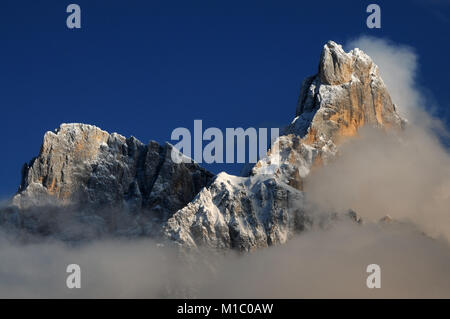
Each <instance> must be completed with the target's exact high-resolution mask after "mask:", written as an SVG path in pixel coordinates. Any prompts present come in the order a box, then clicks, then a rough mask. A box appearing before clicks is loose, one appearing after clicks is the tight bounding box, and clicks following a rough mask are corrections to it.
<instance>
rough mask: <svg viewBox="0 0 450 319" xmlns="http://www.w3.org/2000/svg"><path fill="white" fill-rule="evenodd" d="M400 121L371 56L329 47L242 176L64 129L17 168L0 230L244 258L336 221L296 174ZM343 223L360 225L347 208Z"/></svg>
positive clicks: (132, 142)
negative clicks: (152, 243)
mask: <svg viewBox="0 0 450 319" xmlns="http://www.w3.org/2000/svg"><path fill="white" fill-rule="evenodd" d="M405 123H406V122H405V120H404V119H402V118H401V117H400V116H399V114H398V113H397V109H396V106H395V105H394V104H393V102H392V100H391V97H390V95H389V93H388V90H387V88H386V86H385V85H384V82H383V80H382V79H381V77H380V75H379V71H378V67H377V66H376V65H375V64H374V63H373V61H372V60H371V58H370V57H369V56H368V55H366V54H365V53H364V52H363V51H361V50H359V49H354V50H352V51H350V52H348V53H346V52H345V51H344V50H343V49H342V47H341V46H340V45H338V44H336V43H335V42H332V41H330V42H328V43H327V44H325V45H324V47H323V50H322V54H321V57H320V61H319V67H318V72H317V74H316V75H313V76H311V77H308V78H306V79H305V80H304V81H303V83H302V86H301V89H300V95H299V99H298V104H297V108H296V113H295V117H294V119H293V121H292V122H291V123H290V124H289V125H287V127H286V128H285V129H284V130H283V131H282V134H281V136H280V137H279V138H278V139H277V140H276V141H275V142H274V144H273V146H272V149H271V150H270V151H269V152H268V154H267V156H265V157H264V158H262V159H261V160H260V161H259V162H258V163H257V164H256V165H255V166H254V167H253V168H252V169H251V170H250V171H249V172H248V173H247V174H245V176H232V175H228V174H226V173H220V174H218V175H217V176H213V174H211V173H210V172H208V171H206V170H205V169H203V168H201V167H200V166H199V165H198V164H196V163H194V162H192V163H179V164H178V163H174V162H173V161H172V159H171V152H172V151H176V150H174V149H173V147H172V146H171V145H170V144H168V143H167V144H165V145H163V146H161V145H159V144H158V143H156V142H150V143H149V144H147V145H146V144H143V143H141V142H140V141H138V140H137V139H135V138H134V137H131V138H125V137H123V136H121V135H119V134H116V133H113V134H109V133H107V132H105V131H103V130H101V129H99V128H97V127H95V126H91V125H85V124H62V125H61V126H60V128H59V129H57V130H56V131H55V132H48V133H46V134H45V136H44V142H43V145H42V148H41V151H40V153H39V155H38V156H37V157H36V158H35V159H33V160H32V161H31V162H30V163H29V164H26V165H25V166H24V168H23V170H22V182H21V185H20V188H19V191H18V193H17V195H16V196H15V197H14V198H13V200H12V203H11V205H10V206H9V207H7V208H6V209H4V210H3V211H2V212H1V214H0V223H2V224H3V225H4V226H5V227H6V228H8V229H15V230H20V233H21V234H24V233H31V234H34V235H41V236H53V237H57V238H60V239H63V240H85V239H90V238H97V237H101V236H127V237H138V236H150V237H153V238H158V240H161V241H169V242H172V243H175V244H177V245H180V246H182V247H189V248H193V249H195V248H198V247H210V248H215V249H217V248H219V249H236V250H239V251H253V250H255V249H257V248H261V247H267V246H270V245H274V244H281V243H285V242H286V241H287V240H288V239H289V238H291V237H292V236H293V235H294V234H295V233H296V232H300V231H304V230H306V229H309V228H311V227H314V226H315V225H319V226H320V225H321V224H322V223H323V222H324V221H326V220H330V218H331V219H333V218H336V213H335V212H330V213H328V214H324V215H323V216H322V215H321V216H318V213H317V212H315V213H314V214H313V213H312V211H311V210H310V209H308V205H307V203H306V202H305V194H307V192H308V190H307V189H304V186H303V181H304V178H305V177H306V176H308V175H309V174H310V173H311V171H312V170H314V169H318V168H320V166H322V165H326V164H327V163H328V162H329V161H331V160H332V159H333V158H334V157H335V156H336V154H338V150H339V145H340V144H341V143H342V142H343V141H344V140H346V139H348V138H351V137H353V136H357V135H358V130H359V129H360V128H361V127H363V126H366V125H368V126H372V127H376V128H379V129H382V130H386V129H398V130H400V129H402V128H403V127H404V125H405ZM343 216H346V217H349V218H351V219H353V220H355V221H358V222H361V220H360V218H359V217H358V216H357V215H356V213H355V212H353V211H349V212H347V213H346V214H343Z"/></svg>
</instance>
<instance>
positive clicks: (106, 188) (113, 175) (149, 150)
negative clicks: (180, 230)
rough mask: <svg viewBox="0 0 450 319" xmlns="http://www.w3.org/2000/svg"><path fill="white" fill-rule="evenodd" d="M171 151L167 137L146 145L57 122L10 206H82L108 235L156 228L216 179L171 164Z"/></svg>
mask: <svg viewBox="0 0 450 319" xmlns="http://www.w3.org/2000/svg"><path fill="white" fill-rule="evenodd" d="M172 150H173V147H172V146H171V145H170V144H168V143H167V144H166V145H164V146H161V145H159V144H158V143H157V142H154V141H152V142H150V143H149V144H148V145H145V144H143V143H141V142H140V141H138V140H137V139H136V138H134V137H130V138H125V137H123V136H122V135H119V134H116V133H113V134H108V133H107V132H105V131H102V130H101V129H99V128H97V127H95V126H91V125H85V124H62V125H61V126H60V128H59V129H58V130H56V131H55V132H48V133H46V134H45V136H44V142H43V145H42V148H41V151H40V154H39V156H38V157H36V158H35V159H33V160H32V161H31V162H30V163H29V164H26V165H25V166H24V168H23V177H22V183H21V185H20V188H19V192H18V194H17V195H16V196H15V197H14V199H13V205H14V206H15V207H17V208H18V209H19V210H21V211H22V212H25V211H36V214H44V213H43V211H48V210H49V207H50V206H51V207H52V209H51V210H52V211H54V212H58V211H60V212H61V214H66V215H69V213H68V212H70V211H72V212H74V214H75V212H76V211H79V212H82V213H80V214H81V215H82V216H79V217H80V218H81V217H83V216H84V217H86V216H88V217H87V218H88V219H89V218H90V219H92V218H94V219H95V220H101V222H100V223H99V224H102V227H100V228H102V229H103V228H104V227H103V226H104V225H106V228H108V230H109V231H110V232H113V233H115V232H118V233H124V234H127V233H129V232H131V233H133V234H136V235H139V234H147V233H153V232H156V233H158V232H159V230H158V229H160V224H161V223H163V222H165V221H166V220H167V219H168V218H169V217H170V216H171V215H172V214H173V213H174V212H176V211H177V210H179V209H180V208H182V207H184V206H185V205H186V204H187V203H188V202H190V201H191V200H192V199H193V198H194V196H195V195H196V194H197V193H198V192H199V191H200V190H201V188H202V187H204V186H206V185H207V184H208V183H209V182H210V180H211V179H212V177H213V175H212V174H211V173H209V172H208V171H206V170H205V169H203V168H201V167H200V166H199V165H198V164H196V163H180V164H176V163H174V162H173V161H172V159H171V152H172ZM23 214H25V213H23ZM29 215H33V213H30V214H29ZM84 217H83V218H84ZM65 218H67V219H70V218H69V217H68V216H65ZM80 218H78V219H80ZM40 219H42V216H40Z"/></svg>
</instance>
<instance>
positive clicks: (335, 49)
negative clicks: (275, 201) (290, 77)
mask: <svg viewBox="0 0 450 319" xmlns="http://www.w3.org/2000/svg"><path fill="white" fill-rule="evenodd" d="M295 116H296V117H295V118H294V120H293V121H292V123H291V124H290V125H289V126H288V127H287V128H286V130H285V132H284V136H281V137H280V138H279V139H278V140H277V141H276V142H275V143H274V147H275V148H278V149H279V152H280V156H279V158H275V156H274V155H273V154H271V153H269V154H268V155H269V156H268V157H267V158H264V159H262V160H261V161H260V162H258V163H257V164H256V165H255V167H254V168H253V170H252V173H251V174H252V175H256V174H260V173H261V172H267V170H268V168H269V170H272V171H273V173H274V174H277V175H278V176H280V177H281V178H282V179H283V180H285V181H288V183H290V184H291V185H297V188H298V189H302V185H303V183H302V180H303V178H304V177H305V176H306V175H307V174H309V172H310V171H311V169H313V168H314V167H319V166H320V165H322V164H323V163H327V162H328V161H329V160H330V159H332V158H333V157H334V156H335V155H336V152H337V146H338V145H339V144H340V143H342V142H343V141H344V140H346V139H348V138H349V137H352V136H356V135H357V134H358V130H359V129H360V128H361V127H363V126H365V125H369V126H372V127H377V128H381V129H392V128H394V129H401V128H402V127H403V126H404V125H405V120H404V119H402V118H401V117H400V116H399V114H398V113H397V110H396V107H395V105H394V104H393V103H392V100H391V97H390V95H389V93H388V91H387V88H386V86H385V85H384V82H383V80H382V79H381V77H380V75H379V72H378V67H377V66H376V65H375V64H374V63H373V61H372V60H371V58H370V57H369V56H368V55H367V54H365V53H364V52H363V51H361V50H359V49H354V50H352V51H350V52H349V53H346V52H344V50H343V49H342V47H341V46H340V45H338V44H336V43H335V42H333V41H330V42H328V43H327V44H325V46H324V47H323V51H322V55H321V58H320V63H319V72H318V74H316V75H314V76H311V77H308V78H306V79H305V80H304V81H303V83H302V87H301V90H300V96H299V99H298V105H297V110H296V114H295ZM299 139H300V140H299ZM305 149H307V150H308V151H307V152H305ZM287 154H288V155H287ZM274 162H275V163H277V165H275V167H274V165H273V163H274Z"/></svg>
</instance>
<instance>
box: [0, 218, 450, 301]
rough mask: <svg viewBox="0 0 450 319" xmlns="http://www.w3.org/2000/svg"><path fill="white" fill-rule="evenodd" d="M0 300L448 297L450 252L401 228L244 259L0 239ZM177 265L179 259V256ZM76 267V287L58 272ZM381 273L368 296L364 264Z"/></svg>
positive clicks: (317, 240)
mask: <svg viewBox="0 0 450 319" xmlns="http://www.w3.org/2000/svg"><path fill="white" fill-rule="evenodd" d="M0 258H1V260H2V262H1V264H0V282H1V285H0V297H1V298H12V297H18V298H56V297H57V298H164V297H171V298H186V297H189V298H336V297H339V298H349V297H353V298H411V297H424V298H433V297H446V298H449V297H450V250H449V247H448V245H447V243H445V242H442V241H436V240H432V239H430V238H428V237H426V236H424V235H422V234H421V233H420V232H418V231H417V230H416V229H415V228H414V227H412V226H411V225H408V224H405V225H401V224H399V225H397V224H388V225H379V224H366V225H362V226H360V225H357V224H356V223H353V222H349V221H347V222H345V221H343V222H340V223H338V224H336V225H334V226H333V227H332V228H330V229H327V230H321V231H315V232H307V233H304V234H303V235H300V236H298V237H296V238H294V239H292V240H291V241H290V242H288V243H287V244H286V245H282V246H276V247H271V248H268V249H262V250H260V251H258V252H256V253H253V254H250V255H245V256H243V255H241V256H239V255H237V254H234V253H228V254H225V255H222V254H217V253H211V252H206V251H203V252H201V254H200V255H196V254H192V255H187V256H184V257H182V256H180V255H178V254H177V253H176V250H174V249H172V248H167V247H166V248H162V247H158V246H157V245H155V243H154V242H152V241H150V240H140V241H137V240H134V241H99V242H95V243H91V244H87V245H83V246H80V247H70V246H67V245H63V244H61V243H56V242H53V243H51V242H49V243H41V244H34V245H25V246H23V245H18V244H17V243H11V242H8V241H7V240H5V239H1V240H0ZM186 258H187V259H186ZM72 263H76V264H79V265H80V267H81V289H68V288H67V287H66V278H67V276H68V274H67V273H66V267H67V265H68V264H72ZM373 263H376V264H378V265H380V267H381V289H368V288H367V286H366V279H367V276H368V275H369V274H368V273H366V268H367V265H369V264H373Z"/></svg>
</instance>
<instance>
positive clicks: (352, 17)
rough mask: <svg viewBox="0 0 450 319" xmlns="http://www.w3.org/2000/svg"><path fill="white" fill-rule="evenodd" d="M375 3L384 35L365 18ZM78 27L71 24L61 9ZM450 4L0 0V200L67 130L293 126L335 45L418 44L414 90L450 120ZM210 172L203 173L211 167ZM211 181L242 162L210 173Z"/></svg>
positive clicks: (160, 134) (155, 133)
mask: <svg viewBox="0 0 450 319" xmlns="http://www.w3.org/2000/svg"><path fill="white" fill-rule="evenodd" d="M374 2H375V3H377V4H379V5H380V6H381V21H382V22H381V26H382V28H381V29H368V28H367V26H366V17H367V15H368V14H367V13H366V12H365V9H366V7H367V5H368V4H370V3H374ZM70 3H77V4H79V5H80V7H81V10H82V11H81V16H82V22H81V23H82V28H81V29H79V30H70V29H68V28H67V27H66V17H67V15H68V14H67V13H66V6H67V5H68V4H70ZM449 31H450V1H448V0H441V1H439V0H430V1H425V0H423V1H420V0H416V1H413V0H411V1H299V0H296V1H283V0H276V1H275V0H272V1H262V0H259V1H246V0H239V1H234V0H233V1H231V0H226V1H224V0H182V1H173V0H161V1H154V0H145V1H125V0H122V1H106V0H104V1H94V0H71V1H64V0H54V1H50V0H46V1H36V0H29V1H23V0H1V1H0V41H1V47H0V107H1V122H0V124H1V125H0V136H1V137H2V147H1V157H0V158H1V165H0V176H1V183H0V198H5V197H7V196H10V195H12V194H14V193H15V191H16V190H17V187H18V185H19V181H20V169H21V166H22V165H23V163H25V162H28V161H29V160H30V159H32V158H33V157H34V156H36V155H37V154H38V152H39V148H40V145H41V143H42V137H43V135H44V133H45V132H46V131H48V130H53V129H55V128H56V127H58V126H59V124H60V123H70V122H82V123H88V124H94V125H97V126H99V127H101V128H102V129H105V130H107V131H109V132H118V133H121V134H123V135H125V136H130V135H134V136H136V137H137V138H138V139H140V140H141V141H143V142H144V143H147V142H148V141H149V140H152V139H153V140H156V141H158V142H164V141H166V140H170V134H171V132H172V130H173V129H174V128H176V127H180V126H181V127H187V128H192V127H193V121H194V119H202V120H203V125H204V127H211V126H214V127H219V128H226V127H244V128H246V127H250V126H254V127H275V126H281V125H284V124H286V123H288V122H290V121H291V120H292V118H293V116H294V113H295V105H296V102H297V96H298V93H299V87H300V84H301V81H302V80H303V78H304V77H306V76H308V75H311V74H314V73H316V71H317V64H318V60H319V56H320V52H321V48H322V46H323V44H324V43H326V42H327V41H328V40H334V41H336V42H340V43H345V42H347V41H349V40H351V39H354V38H356V37H358V36H361V35H370V36H376V37H381V38H385V39H389V40H391V41H394V42H395V43H400V44H406V45H409V46H412V47H413V48H414V49H415V51H416V53H417V55H418V56H419V59H420V60H419V65H420V69H419V77H418V82H419V84H420V85H421V86H422V87H424V89H425V90H426V91H427V92H428V94H429V96H430V97H432V99H433V100H435V101H436V104H437V105H439V110H438V114H439V115H440V117H441V118H442V119H443V120H444V121H445V122H446V123H447V124H448V123H449V122H450V112H449V109H450V102H449V101H450V87H449V74H450V62H449V60H450V58H449V52H450V37H449V35H450V32H449ZM207 167H208V166H207ZM208 168H210V169H211V170H213V171H214V172H216V173H217V172H218V170H219V169H220V170H227V171H229V172H233V173H236V170H237V168H236V167H230V166H228V167H227V166H217V165H216V166H212V167H208Z"/></svg>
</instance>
